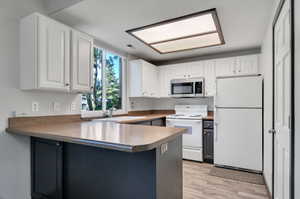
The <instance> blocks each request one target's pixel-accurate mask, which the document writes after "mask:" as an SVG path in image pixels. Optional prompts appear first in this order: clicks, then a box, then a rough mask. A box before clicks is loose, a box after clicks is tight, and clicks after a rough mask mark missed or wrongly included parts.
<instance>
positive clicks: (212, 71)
mask: <svg viewBox="0 0 300 199" xmlns="http://www.w3.org/2000/svg"><path fill="white" fill-rule="evenodd" d="M203 68H204V75H203V76H204V78H205V79H204V85H205V96H215V94H216V61H214V60H208V61H205V62H204V67H203Z"/></svg>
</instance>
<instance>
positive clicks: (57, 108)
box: [53, 102, 60, 112]
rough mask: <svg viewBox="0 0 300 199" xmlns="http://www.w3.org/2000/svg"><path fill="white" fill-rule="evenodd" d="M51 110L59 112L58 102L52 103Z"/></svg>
mask: <svg viewBox="0 0 300 199" xmlns="http://www.w3.org/2000/svg"><path fill="white" fill-rule="evenodd" d="M53 111H54V112H60V103H59V102H54V103H53Z"/></svg>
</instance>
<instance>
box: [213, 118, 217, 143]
mask: <svg viewBox="0 0 300 199" xmlns="http://www.w3.org/2000/svg"><path fill="white" fill-rule="evenodd" d="M214 134H215V142H218V123H217V122H215V132H214Z"/></svg>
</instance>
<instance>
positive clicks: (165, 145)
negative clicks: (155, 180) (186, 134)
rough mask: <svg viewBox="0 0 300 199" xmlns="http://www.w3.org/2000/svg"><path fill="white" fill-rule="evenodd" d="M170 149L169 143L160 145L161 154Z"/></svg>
mask: <svg viewBox="0 0 300 199" xmlns="http://www.w3.org/2000/svg"><path fill="white" fill-rule="evenodd" d="M167 151H168V143H164V144H162V145H161V146H160V154H161V155H162V154H164V153H166V152H167Z"/></svg>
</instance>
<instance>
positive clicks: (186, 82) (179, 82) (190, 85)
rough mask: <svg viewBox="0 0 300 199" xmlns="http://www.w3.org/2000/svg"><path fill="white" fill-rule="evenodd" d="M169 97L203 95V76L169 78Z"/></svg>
mask: <svg viewBox="0 0 300 199" xmlns="http://www.w3.org/2000/svg"><path fill="white" fill-rule="evenodd" d="M170 95H171V97H204V78H202V77H200V78H190V79H173V80H171V92H170Z"/></svg>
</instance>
